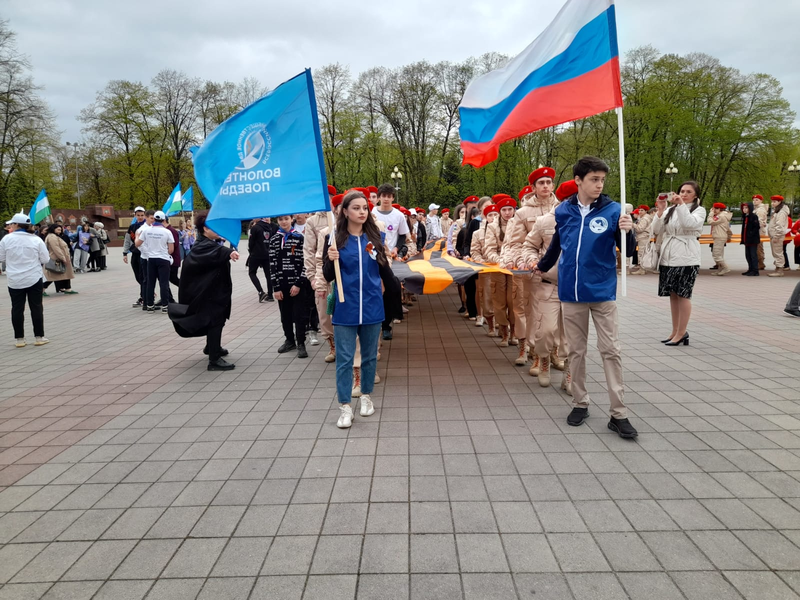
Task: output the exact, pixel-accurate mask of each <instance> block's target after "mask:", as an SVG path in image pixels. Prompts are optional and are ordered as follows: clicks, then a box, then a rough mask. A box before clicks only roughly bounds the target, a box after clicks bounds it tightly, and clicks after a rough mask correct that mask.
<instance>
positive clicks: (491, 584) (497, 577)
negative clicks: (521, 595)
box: [462, 573, 517, 600]
mask: <svg viewBox="0 0 800 600" xmlns="http://www.w3.org/2000/svg"><path fill="white" fill-rule="evenodd" d="M462 579H463V581H464V598H465V599H467V600H479V599H481V598H497V600H516V598H517V592H516V591H515V589H514V581H513V580H512V579H511V575H510V574H508V573H482V574H480V575H478V574H470V573H466V574H464V576H463V577H462Z"/></svg>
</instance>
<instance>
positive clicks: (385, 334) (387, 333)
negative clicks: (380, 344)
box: [383, 329, 392, 342]
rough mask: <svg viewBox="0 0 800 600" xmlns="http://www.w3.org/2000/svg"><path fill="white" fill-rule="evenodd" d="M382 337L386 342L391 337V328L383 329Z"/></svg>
mask: <svg viewBox="0 0 800 600" xmlns="http://www.w3.org/2000/svg"><path fill="white" fill-rule="evenodd" d="M383 339H384V340H386V341H387V342H388V341H389V340H391V339H392V330H391V329H384V330H383Z"/></svg>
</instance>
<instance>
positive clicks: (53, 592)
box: [42, 581, 103, 600]
mask: <svg viewBox="0 0 800 600" xmlns="http://www.w3.org/2000/svg"><path fill="white" fill-rule="evenodd" d="M101 585H103V582H102V581H69V582H61V583H57V584H55V585H54V586H53V587H51V588H50V589H49V590H47V593H46V594H45V595H44V596H43V597H42V600H90V599H91V598H92V597H94V594H95V592H97V590H98V589H99V588H100V586H101Z"/></svg>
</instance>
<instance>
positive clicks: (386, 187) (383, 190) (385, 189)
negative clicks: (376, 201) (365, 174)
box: [378, 183, 394, 198]
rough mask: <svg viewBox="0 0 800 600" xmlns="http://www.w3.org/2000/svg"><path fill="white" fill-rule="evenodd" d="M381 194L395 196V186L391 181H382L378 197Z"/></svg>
mask: <svg viewBox="0 0 800 600" xmlns="http://www.w3.org/2000/svg"><path fill="white" fill-rule="evenodd" d="M381 196H391V197H392V198H394V186H393V185H392V184H391V183H382V184H381V186H380V187H379V188H378V198H380V197H381Z"/></svg>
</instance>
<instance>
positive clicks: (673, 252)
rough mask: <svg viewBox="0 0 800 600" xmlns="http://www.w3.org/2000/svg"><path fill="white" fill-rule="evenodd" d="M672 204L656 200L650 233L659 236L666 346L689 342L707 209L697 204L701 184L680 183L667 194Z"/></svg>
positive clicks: (660, 286)
mask: <svg viewBox="0 0 800 600" xmlns="http://www.w3.org/2000/svg"><path fill="white" fill-rule="evenodd" d="M670 200H671V202H672V206H670V207H669V208H666V207H665V205H664V204H662V203H657V204H656V206H657V208H658V211H657V213H656V216H655V218H654V219H653V233H654V234H655V235H656V236H659V235H660V236H661V238H662V242H661V255H660V257H659V263H658V264H659V280H658V295H659V296H669V306H670V310H671V312H672V333H671V334H670V336H669V337H668V338H667V339H665V340H662V343H663V344H664V345H666V346H678V345H680V344H683V345H685V346H688V345H689V332H688V331H687V328H688V326H689V318H690V317H691V315H692V290H693V289H694V283H695V280H696V279H697V273H698V272H699V271H700V241H699V239H698V238H699V237H700V234H701V233H703V224H704V223H705V221H706V210H705V209H704V208H703V207H702V206H701V205H700V186H698V185H697V183H695V182H694V181H687V182H686V183H683V184H681V186H680V188H678V193H677V194H672V197H671V198H670Z"/></svg>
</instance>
